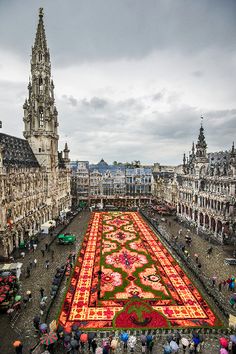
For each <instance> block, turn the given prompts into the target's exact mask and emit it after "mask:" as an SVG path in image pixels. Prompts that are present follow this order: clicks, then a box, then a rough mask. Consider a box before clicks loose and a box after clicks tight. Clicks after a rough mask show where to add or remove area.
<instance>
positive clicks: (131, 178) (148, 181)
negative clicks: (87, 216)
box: [71, 159, 153, 207]
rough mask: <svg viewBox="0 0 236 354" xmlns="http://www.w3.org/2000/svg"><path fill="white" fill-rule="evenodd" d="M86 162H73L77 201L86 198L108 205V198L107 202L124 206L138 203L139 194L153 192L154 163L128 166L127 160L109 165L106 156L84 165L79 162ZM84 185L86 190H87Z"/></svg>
mask: <svg viewBox="0 0 236 354" xmlns="http://www.w3.org/2000/svg"><path fill="white" fill-rule="evenodd" d="M82 163H83V161H72V162H71V167H72V170H73V186H74V187H73V198H74V199H77V202H76V203H77V205H79V202H80V201H81V200H84V201H87V202H88V204H89V205H94V204H98V203H99V204H101V205H104V203H105V201H106V204H109V203H110V204H111V205H114V204H116V205H120V206H122V207H125V205H127V206H138V200H139V197H147V198H148V197H150V196H151V192H152V183H153V177H152V168H150V167H138V168H126V166H125V165H124V164H117V165H109V164H107V163H106V162H105V161H104V160H103V159H102V160H101V161H100V162H99V163H97V164H90V165H89V164H88V163H87V164H86V167H85V166H83V168H82V169H81V168H79V166H80V165H81V164H82ZM85 175H86V178H85V177H84V176H85ZM84 181H86V186H84ZM84 188H86V193H83V191H84ZM87 192H88V193H87ZM128 197H129V198H128ZM116 199H117V200H116ZM136 199H137V200H136ZM149 199H150V198H149ZM126 201H127V203H126ZM132 201H133V203H132Z"/></svg>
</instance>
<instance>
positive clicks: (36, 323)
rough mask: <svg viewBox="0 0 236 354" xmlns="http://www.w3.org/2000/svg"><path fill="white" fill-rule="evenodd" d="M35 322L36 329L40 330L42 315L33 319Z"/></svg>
mask: <svg viewBox="0 0 236 354" xmlns="http://www.w3.org/2000/svg"><path fill="white" fill-rule="evenodd" d="M33 324H34V327H35V329H36V330H37V331H38V330H39V324H40V317H39V316H37V315H36V316H35V317H34V319H33Z"/></svg>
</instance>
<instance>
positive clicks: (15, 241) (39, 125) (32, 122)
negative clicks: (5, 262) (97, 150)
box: [0, 9, 71, 257]
mask: <svg viewBox="0 0 236 354" xmlns="http://www.w3.org/2000/svg"><path fill="white" fill-rule="evenodd" d="M23 109H24V137H25V139H26V140H24V139H20V138H17V137H14V136H9V135H6V134H0V203H1V209H0V244H1V247H0V250H1V251H0V256H2V257H9V255H10V254H11V252H12V251H13V250H14V249H15V248H18V247H19V245H20V244H23V243H27V242H29V241H30V239H31V237H32V236H33V235H35V234H36V233H37V232H38V231H40V227H41V225H42V224H43V223H44V222H46V221H48V220H50V219H56V218H58V217H59V215H60V212H62V211H63V210H64V209H68V208H69V207H70V205H71V192H70V175H71V173H70V160H69V149H68V146H67V144H66V145H65V149H64V151H63V152H61V153H59V152H58V140H59V136H58V131H57V129H58V113H57V109H56V106H55V100H54V84H53V81H52V79H51V61H50V54H49V50H48V47H47V41H46V35H45V29H44V23H43V9H40V11H39V22H38V27H37V32H36V38H35V42H34V46H33V48H32V56H31V79H30V82H29V85H28V98H27V99H26V100H25V103H24V105H23Z"/></svg>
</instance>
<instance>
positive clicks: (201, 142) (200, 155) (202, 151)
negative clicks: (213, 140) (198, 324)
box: [195, 124, 208, 163]
mask: <svg viewBox="0 0 236 354" xmlns="http://www.w3.org/2000/svg"><path fill="white" fill-rule="evenodd" d="M195 156H196V162H198V163H206V162H208V159H207V143H206V140H205V135H204V129H203V126H202V124H201V127H200V131H199V136H198V142H197V144H196V155H195Z"/></svg>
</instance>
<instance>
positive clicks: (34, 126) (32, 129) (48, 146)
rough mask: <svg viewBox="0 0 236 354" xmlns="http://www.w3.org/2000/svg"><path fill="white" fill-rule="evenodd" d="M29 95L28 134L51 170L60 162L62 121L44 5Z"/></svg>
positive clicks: (25, 118)
mask: <svg viewBox="0 0 236 354" xmlns="http://www.w3.org/2000/svg"><path fill="white" fill-rule="evenodd" d="M28 91H29V96H28V99H26V100H25V103H24V105H23V108H24V119H23V120H24V125H25V129H24V137H25V138H26V139H27V140H28V142H29V144H30V146H31V148H32V150H33V152H34V154H35V156H36V158H37V160H38V162H39V164H40V165H41V166H42V167H46V168H47V170H53V169H56V168H57V166H58V138H59V137H58V133H57V127H58V121H57V109H56V107H55V102H54V84H53V81H52V79H51V62H50V54H49V49H48V47H47V41H46V35H45V29H44V23H43V9H42V8H40V9H39V22H38V28H37V32H36V37H35V42H34V46H33V47H32V56H31V80H30V81H29V85H28Z"/></svg>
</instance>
